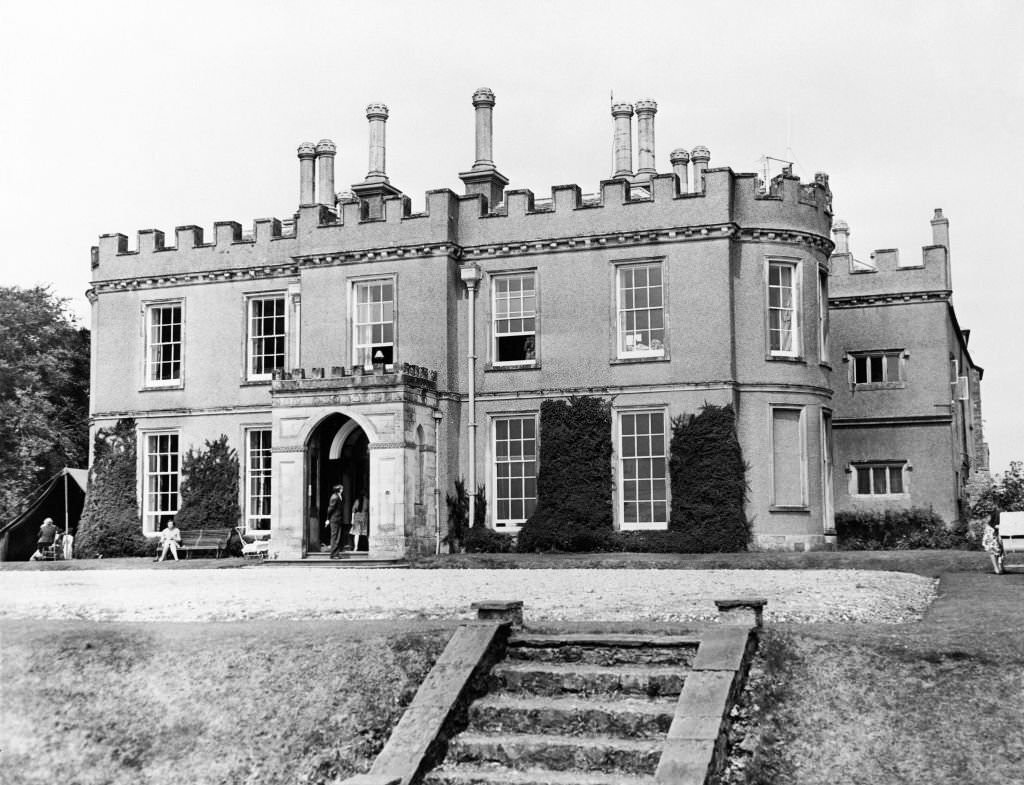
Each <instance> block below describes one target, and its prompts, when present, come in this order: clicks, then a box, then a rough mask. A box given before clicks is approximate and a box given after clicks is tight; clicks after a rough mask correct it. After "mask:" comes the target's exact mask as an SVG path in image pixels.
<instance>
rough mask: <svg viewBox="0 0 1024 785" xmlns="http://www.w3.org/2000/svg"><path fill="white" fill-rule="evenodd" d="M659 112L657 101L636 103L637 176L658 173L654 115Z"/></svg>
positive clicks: (644, 100) (646, 100)
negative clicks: (655, 152) (655, 164)
mask: <svg viewBox="0 0 1024 785" xmlns="http://www.w3.org/2000/svg"><path fill="white" fill-rule="evenodd" d="M657 111H658V103H657V101H652V100H651V99H650V98H643V99H641V100H639V101H637V102H636V138H637V141H636V153H637V155H636V157H637V170H636V173H637V174H645V175H654V174H657V173H658V170H657V169H655V168H654V115H655V114H656V113H657Z"/></svg>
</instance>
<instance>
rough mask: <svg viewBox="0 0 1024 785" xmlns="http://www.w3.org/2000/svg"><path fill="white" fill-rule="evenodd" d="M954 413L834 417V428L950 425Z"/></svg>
mask: <svg viewBox="0 0 1024 785" xmlns="http://www.w3.org/2000/svg"><path fill="white" fill-rule="evenodd" d="M952 422H953V417H952V415H948V414H924V415H917V416H910V417H834V418H833V419H832V427H833V428H890V427H893V426H905V427H913V426H921V425H949V424H951V423H952Z"/></svg>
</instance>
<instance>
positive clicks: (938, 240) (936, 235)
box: [932, 207, 949, 251]
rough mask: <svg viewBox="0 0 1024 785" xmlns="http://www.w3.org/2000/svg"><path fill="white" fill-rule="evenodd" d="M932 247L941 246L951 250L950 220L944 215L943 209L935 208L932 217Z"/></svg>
mask: <svg viewBox="0 0 1024 785" xmlns="http://www.w3.org/2000/svg"><path fill="white" fill-rule="evenodd" d="M932 245H941V246H942V247H943V248H945V249H946V250H947V251H948V250H949V219H948V218H946V216H944V215H943V214H942V208H941V207H936V208H935V215H934V216H933V217H932Z"/></svg>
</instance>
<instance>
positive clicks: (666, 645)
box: [508, 633, 701, 649]
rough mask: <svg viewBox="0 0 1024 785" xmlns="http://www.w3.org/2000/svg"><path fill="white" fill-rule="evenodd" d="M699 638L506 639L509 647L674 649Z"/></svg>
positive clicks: (624, 635)
mask: <svg viewBox="0 0 1024 785" xmlns="http://www.w3.org/2000/svg"><path fill="white" fill-rule="evenodd" d="M700 642H701V638H700V636H699V635H633V634H628V633H569V634H562V635H560V634H548V633H517V634H514V635H512V636H511V637H510V638H509V641H508V645H509V647H510V648H532V649H547V648H560V647H563V646H593V647H601V648H617V649H647V648H650V649H674V648H693V649H696V648H697V646H699V645H700Z"/></svg>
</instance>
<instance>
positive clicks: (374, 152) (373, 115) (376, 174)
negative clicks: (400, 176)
mask: <svg viewBox="0 0 1024 785" xmlns="http://www.w3.org/2000/svg"><path fill="white" fill-rule="evenodd" d="M366 119H367V120H369V121H370V168H369V170H368V171H367V172H366V179H367V180H369V181H376V182H385V183H386V182H387V181H388V176H387V174H386V171H385V147H386V144H385V123H386V122H387V119H388V107H387V105H386V104H369V105H367V107H366Z"/></svg>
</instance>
